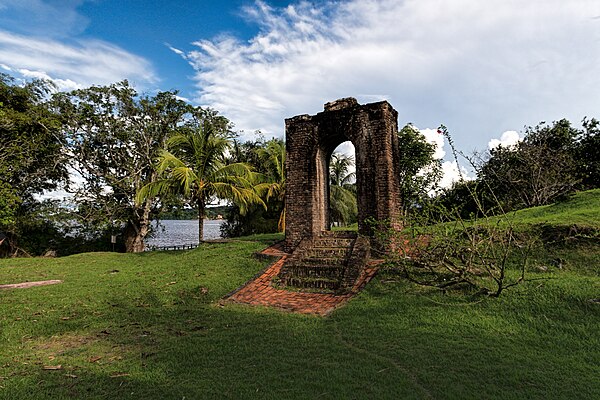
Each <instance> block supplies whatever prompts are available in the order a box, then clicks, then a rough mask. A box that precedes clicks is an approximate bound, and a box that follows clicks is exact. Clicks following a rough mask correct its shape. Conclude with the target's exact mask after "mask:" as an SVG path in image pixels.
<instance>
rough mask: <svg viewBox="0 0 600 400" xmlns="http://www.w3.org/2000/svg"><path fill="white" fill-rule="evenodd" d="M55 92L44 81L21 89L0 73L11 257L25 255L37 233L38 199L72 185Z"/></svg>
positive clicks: (0, 199) (2, 184)
mask: <svg viewBox="0 0 600 400" xmlns="http://www.w3.org/2000/svg"><path fill="white" fill-rule="evenodd" d="M52 89H53V87H52V86H51V85H50V84H48V83H46V82H43V81H40V80H34V81H31V82H29V83H26V84H25V85H18V84H16V83H15V81H14V80H13V79H12V78H10V77H9V76H7V75H3V74H0V144H1V146H0V232H1V231H4V232H6V234H7V237H8V243H6V244H5V247H4V249H5V250H4V251H5V252H8V253H11V254H14V253H15V252H18V251H19V250H22V251H26V250H24V249H23V248H22V246H21V244H20V242H21V241H22V239H23V238H24V237H25V236H27V235H28V233H30V232H31V231H34V230H35V225H36V222H35V221H36V217H35V210H36V208H37V207H38V203H39V201H38V200H37V199H36V197H35V196H36V195H39V194H42V193H43V192H44V191H45V190H54V189H57V188H58V186H59V185H60V184H62V183H64V182H66V180H67V168H66V165H65V157H64V155H63V153H62V152H61V149H62V145H63V142H64V141H63V138H62V135H61V130H60V127H61V125H60V119H59V115H58V114H56V113H55V112H53V111H52V110H51V109H50V108H49V107H48V104H47V102H46V98H47V95H48V93H50V91H51V90H52ZM0 251H2V250H0Z"/></svg>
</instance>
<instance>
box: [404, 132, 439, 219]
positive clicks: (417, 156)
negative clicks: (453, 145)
mask: <svg viewBox="0 0 600 400" xmlns="http://www.w3.org/2000/svg"><path fill="white" fill-rule="evenodd" d="M398 141H399V143H400V157H399V160H398V163H399V171H400V182H401V187H400V193H401V196H402V200H403V203H402V207H403V212H404V215H405V216H408V214H409V213H410V212H411V210H420V209H421V206H422V205H423V203H425V202H428V201H429V198H430V195H431V194H432V192H433V191H434V189H435V188H436V185H437V183H438V181H439V180H440V178H441V173H442V170H441V163H440V161H439V160H436V159H434V158H433V155H434V154H435V145H434V144H432V143H429V142H428V141H427V139H426V138H425V136H423V134H422V133H420V132H419V130H418V129H417V128H415V127H414V126H413V125H411V124H407V125H405V126H404V127H403V128H402V129H401V130H400V131H399V132H398Z"/></svg>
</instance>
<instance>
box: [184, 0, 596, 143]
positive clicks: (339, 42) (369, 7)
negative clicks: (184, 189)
mask: <svg viewBox="0 0 600 400" xmlns="http://www.w3.org/2000/svg"><path fill="white" fill-rule="evenodd" d="M246 14H247V16H248V18H249V19H250V20H252V21H254V22H256V23H257V24H258V25H259V27H260V33H259V34H258V35H256V36H255V37H253V38H252V39H251V40H249V41H240V40H237V39H235V38H232V37H227V36H223V37H219V38H216V39H214V40H212V41H208V40H200V41H198V42H196V43H195V46H197V49H196V50H193V51H190V52H187V53H186V54H185V57H186V58H187V59H188V60H189V62H190V63H191V64H192V66H193V67H194V68H195V69H196V75H195V78H194V79H195V81H196V84H197V87H198V89H199V95H198V99H197V100H198V102H199V103H201V104H204V105H209V106H212V107H214V108H216V109H218V110H219V111H221V112H222V113H223V114H224V115H226V116H228V117H229V118H230V119H231V120H233V121H234V122H235V123H236V124H237V127H238V128H240V129H244V130H245V131H246V132H252V131H254V130H256V129H261V130H263V131H264V132H265V133H267V134H275V135H277V136H282V135H283V131H284V122H283V120H284V118H289V117H291V116H294V115H297V114H305V113H309V114H313V113H316V112H319V111H321V110H322V105H323V104H324V103H325V102H327V101H331V100H334V99H337V98H341V97H348V96H355V97H357V98H358V100H359V101H361V102H370V101H375V100H382V99H387V100H389V101H390V103H391V104H392V105H393V106H394V107H395V108H396V110H398V112H399V116H400V117H399V119H400V125H403V124H404V123H406V122H408V121H411V122H413V123H415V124H417V125H421V126H437V125H439V124H440V123H444V124H445V125H446V126H448V127H449V129H450V132H451V133H453V134H454V136H455V141H456V142H457V145H458V147H459V148H461V149H463V150H465V151H470V150H472V149H474V148H481V147H483V146H485V145H486V144H487V142H488V141H489V140H490V139H491V138H492V135H493V132H498V131H499V130H500V131H502V130H508V129H514V128H515V127H520V126H523V125H528V124H535V123H537V122H539V121H540V120H553V119H560V118H562V117H567V118H569V119H571V120H573V121H578V120H581V118H582V117H583V116H585V115H589V116H594V113H595V112H596V113H597V104H598V103H600V75H598V73H597V66H598V65H600V47H599V46H600V29H599V28H600V22H599V21H598V20H594V19H593V18H591V17H592V16H594V15H599V14H600V2H598V1H596V0H572V1H563V0H531V1H528V2H526V3H523V2H520V1H505V0H489V1H485V2H484V1H479V0H455V1H448V2H440V1H436V0H406V1H398V0H347V1H343V2H339V1H337V2H333V1H324V2H304V1H303V2H300V3H296V4H293V5H290V6H288V7H285V8H274V7H271V6H269V5H267V4H266V3H264V2H261V1H258V2H257V3H256V4H255V5H254V6H252V7H247V8H246ZM469 146H473V147H472V148H468V147H469Z"/></svg>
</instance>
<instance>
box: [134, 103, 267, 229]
mask: <svg viewBox="0 0 600 400" xmlns="http://www.w3.org/2000/svg"><path fill="white" fill-rule="evenodd" d="M231 139H232V135H231V132H230V131H229V123H228V121H227V119H225V118H224V117H221V116H217V114H216V112H214V111H211V110H202V109H200V108H198V109H196V110H195V111H194V112H193V113H192V115H191V118H190V119H189V120H187V121H186V122H185V123H184V124H183V125H182V126H181V128H180V129H179V131H178V133H177V134H175V135H174V136H172V137H170V138H169V139H168V140H167V142H166V150H161V151H160V153H159V156H158V167H157V168H158V169H157V170H158V174H159V178H158V179H157V180H155V181H154V182H151V183H149V184H147V185H145V186H144V187H143V188H141V190H140V191H139V193H138V196H137V200H138V203H141V202H143V201H149V200H150V199H152V198H154V197H155V196H162V197H164V196H174V195H182V196H183V197H184V198H185V199H186V200H188V201H190V202H191V203H193V204H194V205H195V206H196V207H197V208H198V237H199V240H202V239H203V230H204V217H205V212H206V206H207V205H208V204H209V203H211V202H212V201H215V200H217V199H229V200H231V201H232V202H233V203H235V204H236V205H237V206H238V207H240V209H241V212H242V214H243V213H244V212H245V211H246V209H247V207H248V206H249V205H250V204H262V205H264V202H263V201H262V199H261V198H260V197H259V196H258V194H257V193H256V191H255V189H254V185H255V180H256V175H255V174H254V173H253V172H252V170H251V168H250V166H249V165H247V164H245V163H227V158H226V155H227V153H228V151H229V150H230V149H231V145H232V140H231Z"/></svg>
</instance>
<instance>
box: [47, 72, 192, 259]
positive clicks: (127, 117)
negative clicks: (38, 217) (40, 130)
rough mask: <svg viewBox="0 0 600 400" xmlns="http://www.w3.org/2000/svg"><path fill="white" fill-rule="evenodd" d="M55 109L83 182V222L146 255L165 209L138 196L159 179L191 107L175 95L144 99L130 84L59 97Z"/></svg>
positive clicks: (79, 199) (80, 213) (80, 209)
mask: <svg viewBox="0 0 600 400" xmlns="http://www.w3.org/2000/svg"><path fill="white" fill-rule="evenodd" d="M54 105H55V107H56V109H57V111H58V112H59V113H60V115H61V118H62V122H63V126H64V128H63V129H64V135H65V138H66V145H65V150H66V151H67V152H68V154H69V157H70V159H71V164H70V165H71V167H72V168H73V170H74V171H76V173H77V175H78V176H79V177H80V178H81V182H80V184H79V186H78V188H77V190H76V197H75V201H76V202H77V204H78V216H79V217H80V223H81V224H82V225H84V226H91V227H93V229H94V230H95V231H97V232H102V231H104V230H109V229H113V230H116V231H117V232H119V233H120V234H122V235H123V240H124V242H125V246H126V249H127V251H132V252H138V251H143V250H144V239H145V237H146V236H147V235H148V233H149V232H150V223H151V221H152V219H154V218H156V216H157V214H158V212H159V208H158V206H159V204H158V203H156V202H155V201H154V200H153V199H147V200H146V201H144V202H143V203H142V204H136V203H135V196H136V194H137V192H138V191H139V190H140V189H141V188H142V187H143V186H144V185H146V184H148V183H150V182H154V181H156V180H157V179H158V173H157V171H156V167H155V163H154V160H155V158H156V157H157V156H158V154H159V151H160V150H161V149H163V148H164V146H165V143H166V141H167V139H168V138H169V137H170V136H172V135H173V134H175V133H176V132H177V131H179V129H180V125H181V124H182V123H183V121H184V120H185V118H186V116H187V115H188V114H189V113H190V107H189V106H188V105H187V104H186V103H185V102H183V101H181V100H178V99H177V96H176V93H175V92H160V93H158V94H156V95H155V96H139V95H138V94H137V92H136V91H135V90H134V89H133V88H132V87H131V86H130V85H129V84H128V83H127V81H123V82H120V83H116V84H113V85H110V86H104V87H91V88H88V89H82V90H76V91H73V92H71V93H59V94H57V95H55V96H54Z"/></svg>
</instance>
